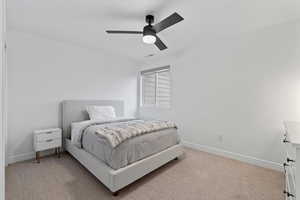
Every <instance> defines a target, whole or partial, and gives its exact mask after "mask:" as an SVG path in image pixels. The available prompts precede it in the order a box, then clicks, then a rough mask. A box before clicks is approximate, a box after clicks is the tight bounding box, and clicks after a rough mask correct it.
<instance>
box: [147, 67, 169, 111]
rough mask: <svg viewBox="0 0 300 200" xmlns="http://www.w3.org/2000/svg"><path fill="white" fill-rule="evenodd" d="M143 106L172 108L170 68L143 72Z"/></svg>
mask: <svg viewBox="0 0 300 200" xmlns="http://www.w3.org/2000/svg"><path fill="white" fill-rule="evenodd" d="M141 106H144V107H165V108H170V107H171V73H170V66H166V67H159V68H155V69H150V70H146V71H142V72H141Z"/></svg>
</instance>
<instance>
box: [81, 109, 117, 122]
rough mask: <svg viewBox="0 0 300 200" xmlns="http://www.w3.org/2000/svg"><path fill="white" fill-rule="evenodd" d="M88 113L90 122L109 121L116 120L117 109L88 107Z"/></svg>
mask: <svg viewBox="0 0 300 200" xmlns="http://www.w3.org/2000/svg"><path fill="white" fill-rule="evenodd" d="M86 111H87V112H88V114H89V117H90V120H107V119H114V118H116V113H115V109H114V107H112V106H87V107H86Z"/></svg>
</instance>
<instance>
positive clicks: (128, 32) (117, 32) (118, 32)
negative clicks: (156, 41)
mask: <svg viewBox="0 0 300 200" xmlns="http://www.w3.org/2000/svg"><path fill="white" fill-rule="evenodd" d="M106 33H113V34H142V33H143V32H142V31H119V30H107V31H106Z"/></svg>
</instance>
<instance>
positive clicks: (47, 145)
mask: <svg viewBox="0 0 300 200" xmlns="http://www.w3.org/2000/svg"><path fill="white" fill-rule="evenodd" d="M56 147H61V138H56V139H48V140H45V141H41V142H37V143H36V144H35V151H43V150H46V149H52V148H56Z"/></svg>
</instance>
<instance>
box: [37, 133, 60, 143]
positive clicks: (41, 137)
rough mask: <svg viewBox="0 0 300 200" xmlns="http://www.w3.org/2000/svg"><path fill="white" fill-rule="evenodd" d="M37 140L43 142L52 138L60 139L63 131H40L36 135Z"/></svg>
mask: <svg viewBox="0 0 300 200" xmlns="http://www.w3.org/2000/svg"><path fill="white" fill-rule="evenodd" d="M35 137H36V141H37V142H43V141H47V140H50V139H60V138H61V132H60V131H49V132H45V133H39V134H36V135H35Z"/></svg>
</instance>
